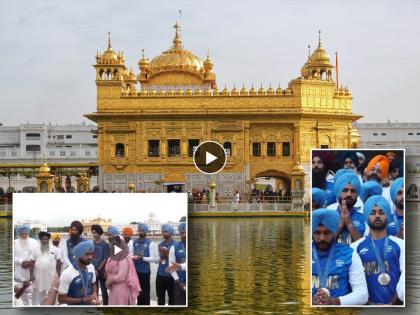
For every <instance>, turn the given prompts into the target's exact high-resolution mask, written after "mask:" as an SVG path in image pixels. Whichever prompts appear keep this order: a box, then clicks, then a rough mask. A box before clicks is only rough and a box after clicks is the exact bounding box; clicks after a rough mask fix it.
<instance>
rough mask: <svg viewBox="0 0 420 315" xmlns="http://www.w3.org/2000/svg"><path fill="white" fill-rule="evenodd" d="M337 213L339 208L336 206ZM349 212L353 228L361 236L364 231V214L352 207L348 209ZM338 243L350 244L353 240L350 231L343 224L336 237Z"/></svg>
mask: <svg viewBox="0 0 420 315" xmlns="http://www.w3.org/2000/svg"><path fill="white" fill-rule="evenodd" d="M337 212H338V215H340V208H337ZM349 214H350V220H351V222H352V223H353V226H354V228H355V229H356V230H357V232H358V233H359V235H360V236H363V234H364V233H365V216H364V215H363V214H362V213H360V212H358V211H356V209H354V208H352V209H351V210H350V211H349ZM337 242H338V243H342V244H346V245H350V244H351V243H353V242H354V240H353V238H352V237H351V234H350V231H349V230H348V229H347V227H346V226H345V227H344V228H343V229H342V230H341V232H340V234H339V235H338V238H337Z"/></svg>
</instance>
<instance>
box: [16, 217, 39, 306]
mask: <svg viewBox="0 0 420 315" xmlns="http://www.w3.org/2000/svg"><path fill="white" fill-rule="evenodd" d="M29 231H30V228H29V226H28V225H20V226H17V227H16V235H17V239H15V240H14V269H15V272H14V275H13V277H14V281H15V288H18V289H19V288H22V287H23V284H24V282H30V285H29V286H28V287H27V288H26V289H25V291H24V292H23V294H22V295H21V296H20V298H19V303H22V304H23V305H31V295H32V290H33V285H32V281H33V267H32V265H33V263H34V260H35V253H36V251H37V249H38V247H39V243H38V242H37V241H36V240H34V239H33V238H30V237H29Z"/></svg>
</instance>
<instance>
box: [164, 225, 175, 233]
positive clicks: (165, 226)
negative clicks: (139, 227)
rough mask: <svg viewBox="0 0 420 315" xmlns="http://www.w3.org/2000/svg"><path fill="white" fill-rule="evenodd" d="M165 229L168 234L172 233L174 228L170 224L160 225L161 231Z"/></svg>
mask: <svg viewBox="0 0 420 315" xmlns="http://www.w3.org/2000/svg"><path fill="white" fill-rule="evenodd" d="M164 231H167V232H168V233H169V234H170V235H174V228H173V227H172V225H170V224H164V225H162V232H164Z"/></svg>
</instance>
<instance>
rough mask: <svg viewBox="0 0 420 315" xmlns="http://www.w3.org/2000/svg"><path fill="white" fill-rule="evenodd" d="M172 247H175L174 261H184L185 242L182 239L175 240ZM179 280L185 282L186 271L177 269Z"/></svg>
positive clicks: (181, 262)
mask: <svg viewBox="0 0 420 315" xmlns="http://www.w3.org/2000/svg"><path fill="white" fill-rule="evenodd" d="M174 249H175V258H176V262H177V263H178V264H183V263H185V261H186V254H187V253H186V250H185V244H184V242H182V241H179V242H175V243H174ZM177 273H178V277H179V281H180V282H182V283H187V272H186V271H185V270H180V271H177Z"/></svg>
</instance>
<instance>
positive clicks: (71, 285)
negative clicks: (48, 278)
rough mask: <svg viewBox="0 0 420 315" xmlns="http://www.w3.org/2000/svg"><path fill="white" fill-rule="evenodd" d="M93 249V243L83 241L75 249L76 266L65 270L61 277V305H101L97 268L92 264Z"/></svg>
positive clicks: (73, 251) (59, 300)
mask: <svg viewBox="0 0 420 315" xmlns="http://www.w3.org/2000/svg"><path fill="white" fill-rule="evenodd" d="M93 247H94V245H93V243H92V242H91V241H82V242H79V243H78V244H77V245H76V246H74V247H73V250H72V254H73V256H74V257H75V264H74V265H70V266H69V267H68V268H67V269H66V270H64V271H63V273H62V275H61V277H60V287H59V290H58V302H59V303H60V304H68V305H98V304H99V300H98V296H97V294H96V292H97V289H96V284H95V282H96V276H95V267H94V266H93V265H92V264H91V262H92V258H93Z"/></svg>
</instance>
